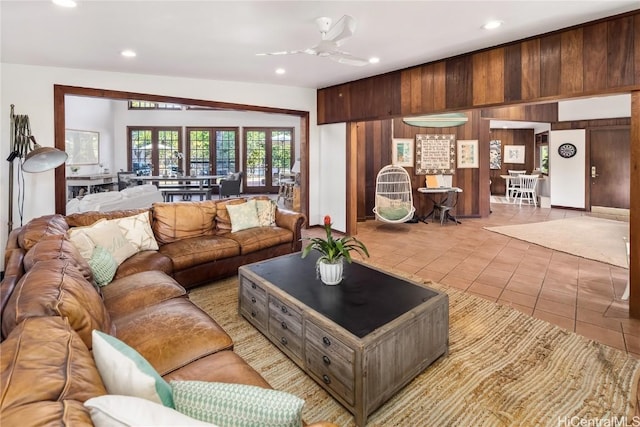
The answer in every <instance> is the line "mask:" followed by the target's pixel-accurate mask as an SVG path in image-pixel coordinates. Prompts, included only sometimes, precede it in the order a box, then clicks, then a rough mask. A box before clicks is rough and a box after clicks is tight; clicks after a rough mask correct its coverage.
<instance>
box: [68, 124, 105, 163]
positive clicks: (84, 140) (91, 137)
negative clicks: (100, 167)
mask: <svg viewBox="0 0 640 427" xmlns="http://www.w3.org/2000/svg"><path fill="white" fill-rule="evenodd" d="M64 140H65V151H66V152H67V154H68V155H69V157H68V158H67V165H97V164H98V163H100V133H99V132H93V131H88V130H75V129H65V137H64Z"/></svg>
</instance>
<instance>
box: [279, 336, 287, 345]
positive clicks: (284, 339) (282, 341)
mask: <svg viewBox="0 0 640 427" xmlns="http://www.w3.org/2000/svg"><path fill="white" fill-rule="evenodd" d="M280 342H281V343H282V344H284V345H287V339H286V338H285V337H282V338H280Z"/></svg>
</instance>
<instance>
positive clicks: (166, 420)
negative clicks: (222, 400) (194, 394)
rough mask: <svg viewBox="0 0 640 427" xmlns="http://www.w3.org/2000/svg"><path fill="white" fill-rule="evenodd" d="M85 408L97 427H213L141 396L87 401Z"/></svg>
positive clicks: (104, 397)
mask: <svg viewBox="0 0 640 427" xmlns="http://www.w3.org/2000/svg"><path fill="white" fill-rule="evenodd" d="M84 406H85V407H86V408H89V413H90V414H91V421H92V422H93V424H94V425H95V426H96V427H133V426H137V427H140V426H149V427H151V426H167V427H169V426H176V427H177V426H181V427H192V426H193V427H212V426H214V424H209V423H205V422H202V421H198V420H196V419H194V418H191V417H188V416H186V415H184V414H181V413H180V412H178V411H176V410H175V409H171V408H167V407H165V406H162V405H159V404H157V403H154V402H151V401H149V400H146V399H141V398H139V397H131V396H121V395H109V394H107V395H104V396H99V397H93V398H91V399H89V400H87V401H86V402H84ZM214 427H215V426H214Z"/></svg>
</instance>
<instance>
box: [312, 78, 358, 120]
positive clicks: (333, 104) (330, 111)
mask: <svg viewBox="0 0 640 427" xmlns="http://www.w3.org/2000/svg"><path fill="white" fill-rule="evenodd" d="M350 89H351V85H350V84H349V83H346V84H343V85H338V86H332V87H330V88H327V89H323V90H321V91H318V92H323V94H322V96H320V95H319V96H318V123H336V122H340V121H345V120H344V119H343V118H344V117H351V110H350V106H351V96H350ZM320 102H322V104H323V105H322V106H320ZM320 113H322V114H323V116H324V118H323V119H322V120H321V118H320Z"/></svg>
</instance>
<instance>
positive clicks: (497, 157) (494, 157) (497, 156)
mask: <svg viewBox="0 0 640 427" xmlns="http://www.w3.org/2000/svg"><path fill="white" fill-rule="evenodd" d="M489 169H502V141H500V140H499V139H492V140H491V141H489Z"/></svg>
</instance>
